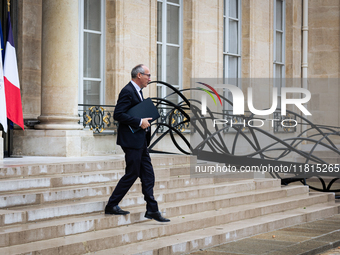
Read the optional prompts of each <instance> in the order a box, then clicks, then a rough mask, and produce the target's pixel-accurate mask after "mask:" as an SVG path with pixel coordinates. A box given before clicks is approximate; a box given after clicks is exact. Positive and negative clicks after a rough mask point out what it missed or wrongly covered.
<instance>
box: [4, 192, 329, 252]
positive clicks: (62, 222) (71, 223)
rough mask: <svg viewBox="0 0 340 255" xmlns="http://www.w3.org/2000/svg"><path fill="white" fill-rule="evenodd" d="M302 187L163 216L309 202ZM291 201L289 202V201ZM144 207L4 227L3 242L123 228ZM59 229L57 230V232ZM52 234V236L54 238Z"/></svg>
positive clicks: (189, 206)
mask: <svg viewBox="0 0 340 255" xmlns="http://www.w3.org/2000/svg"><path fill="white" fill-rule="evenodd" d="M301 188H307V187H291V188H284V189H282V190H277V189H271V190H266V191H264V190H257V191H252V192H245V193H244V194H242V195H241V196H239V195H237V194H233V195H223V196H216V197H215V198H214V199H213V201H212V198H205V199H202V200H203V201H201V202H200V203H198V202H197V201H193V200H191V201H182V202H181V203H176V202H172V203H166V204H163V205H162V207H163V213H164V214H166V215H167V217H176V216H181V215H183V214H195V213H204V211H207V210H208V211H218V210H220V209H221V208H227V210H229V212H232V211H233V210H234V211H235V209H232V208H233V207H235V208H236V209H237V208H238V209H244V210H246V209H247V206H248V205H249V204H253V205H254V203H257V202H264V201H269V202H270V203H269V204H270V205H272V204H273V203H274V204H275V202H274V200H275V201H278V199H281V200H282V199H284V198H292V199H293V198H294V199H295V200H296V199H306V198H308V199H309V197H308V194H304V195H299V196H298V197H297V196H296V194H299V193H300V192H301ZM292 199H290V201H291V200H292ZM317 199H321V201H322V202H324V200H325V199H326V196H323V197H317ZM328 199H330V198H328ZM284 201H286V200H284ZM311 201H312V200H311ZM242 205H243V207H242ZM286 206H287V205H284V207H283V208H285V207H286ZM292 206H296V205H294V203H293V204H292ZM281 207H282V206H281ZM144 208H145V207H142V206H140V207H136V208H132V210H131V209H130V208H129V210H130V212H131V214H130V215H128V216H110V215H109V216H105V215H103V213H102V212H101V214H93V215H88V216H73V217H66V218H63V219H52V220H50V221H43V222H35V223H27V224H22V225H18V226H8V227H3V228H2V230H3V233H0V240H11V241H10V245H14V244H21V243H23V242H26V241H25V240H31V241H39V240H45V239H47V238H54V237H60V236H64V235H65V236H66V235H71V234H77V233H83V232H88V231H93V230H96V231H98V230H102V229H107V228H115V227H119V226H122V225H129V224H132V223H137V222H141V221H145V220H146V218H144V213H145V209H144ZM287 208H288V207H287ZM281 209H282V208H281ZM256 210H257V211H254V212H255V213H259V212H261V210H259V209H258V208H256ZM238 213H239V211H237V210H236V212H235V214H233V215H232V217H231V216H227V217H229V220H231V219H232V220H235V219H236V218H237V217H240V216H241V215H238ZM249 213H250V212H249V211H247V213H243V216H242V217H245V216H247V215H248V216H249V215H251V214H249ZM237 215H238V216H237ZM248 216H247V217H248ZM225 220H228V218H226V219H225ZM56 229H57V230H58V231H57V232H56ZM19 233H20V237H21V238H20V239H18V238H15V237H16V235H19ZM52 233H53V236H51V234H52ZM26 236H27V237H26ZM49 236H50V237H49ZM23 237H25V238H23ZM39 238H40V239H39ZM41 238H43V239H41ZM14 240H17V241H16V242H17V243H15V242H14ZM0 246H1V245H0Z"/></svg>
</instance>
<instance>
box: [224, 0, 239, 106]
mask: <svg viewBox="0 0 340 255" xmlns="http://www.w3.org/2000/svg"><path fill="white" fill-rule="evenodd" d="M241 1H242V0H237V17H238V18H234V17H230V16H229V3H230V1H229V0H224V2H223V4H224V6H223V82H224V83H226V84H230V83H234V82H230V81H235V84H233V85H236V86H237V87H239V88H242V84H241V79H240V78H241V63H242V9H241V8H242V4H241ZM230 20H235V21H237V22H238V24H237V33H238V38H237V53H236V54H235V53H231V52H229V21H230ZM229 56H231V57H237V77H229V74H228V68H229V61H228V58H229ZM229 78H230V79H231V80H230V81H229V82H228V79H229ZM223 95H224V97H226V98H228V99H229V100H231V101H232V98H230V97H229V96H228V95H229V93H228V91H226V90H223ZM223 109H224V110H232V107H231V106H230V105H229V104H227V103H226V104H223Z"/></svg>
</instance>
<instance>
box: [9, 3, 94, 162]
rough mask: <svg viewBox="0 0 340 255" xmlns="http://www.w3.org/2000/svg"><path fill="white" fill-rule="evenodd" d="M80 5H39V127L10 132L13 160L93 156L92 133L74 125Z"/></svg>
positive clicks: (75, 116)
mask: <svg viewBox="0 0 340 255" xmlns="http://www.w3.org/2000/svg"><path fill="white" fill-rule="evenodd" d="M78 3H79V1H77V0H71V1H69V0H57V1H56V0H43V1H42V38H41V44H42V45H41V47H42V50H41V53H42V54H41V55H42V56H41V115H40V116H39V117H38V119H39V121H40V123H39V124H37V125H35V126H34V128H35V129H25V131H22V130H14V138H13V147H14V148H13V154H14V155H32V156H62V157H72V156H73V157H74V156H76V157H79V156H90V155H93V151H94V147H95V145H94V136H93V132H92V131H90V130H82V129H83V127H82V126H81V125H79V124H78V121H79V117H78V82H79V78H78V77H79V6H78ZM23 4H27V3H26V2H24V3H23ZM24 21H25V20H23V22H24ZM37 129H38V130H37Z"/></svg>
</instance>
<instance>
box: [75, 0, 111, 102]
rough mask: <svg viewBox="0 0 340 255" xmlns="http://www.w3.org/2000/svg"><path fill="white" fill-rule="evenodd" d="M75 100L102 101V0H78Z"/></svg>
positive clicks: (103, 8) (103, 49)
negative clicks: (77, 79) (77, 88)
mask: <svg viewBox="0 0 340 255" xmlns="http://www.w3.org/2000/svg"><path fill="white" fill-rule="evenodd" d="M79 3H80V5H79V7H80V8H79V9H80V47H79V48H80V52H79V56H80V57H79V60H80V63H79V67H80V71H79V75H80V77H79V103H80V104H104V63H105V62H104V51H105V48H104V39H105V38H104V31H105V30H104V19H105V12H104V10H105V6H104V5H105V1H104V0H81V1H80V2H79Z"/></svg>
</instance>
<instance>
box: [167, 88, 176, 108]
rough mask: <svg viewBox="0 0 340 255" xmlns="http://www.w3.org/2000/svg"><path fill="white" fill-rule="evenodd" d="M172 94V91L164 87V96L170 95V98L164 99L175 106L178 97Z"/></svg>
mask: <svg viewBox="0 0 340 255" xmlns="http://www.w3.org/2000/svg"><path fill="white" fill-rule="evenodd" d="M176 88H177V89H178V87H176ZM173 93H174V91H173V90H172V89H170V88H168V87H166V95H167V96H168V95H170V94H172V95H171V96H168V97H167V98H166V99H167V100H169V101H171V102H173V103H175V104H178V96H177V94H176V93H174V94H173Z"/></svg>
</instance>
